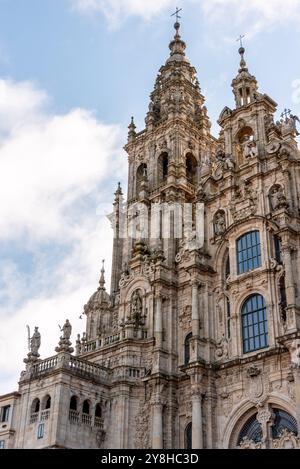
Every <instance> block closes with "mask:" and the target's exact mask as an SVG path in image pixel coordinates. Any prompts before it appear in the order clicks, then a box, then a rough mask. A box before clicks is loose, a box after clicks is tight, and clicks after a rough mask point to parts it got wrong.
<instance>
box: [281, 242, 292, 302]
mask: <svg viewBox="0 0 300 469" xmlns="http://www.w3.org/2000/svg"><path fill="white" fill-rule="evenodd" d="M282 252H283V259H284V266H285V289H286V300H287V306H288V307H289V306H294V305H295V283H294V276H293V267H292V258H291V247H290V246H286V245H285V246H282Z"/></svg>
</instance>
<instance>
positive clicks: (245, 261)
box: [236, 231, 261, 274]
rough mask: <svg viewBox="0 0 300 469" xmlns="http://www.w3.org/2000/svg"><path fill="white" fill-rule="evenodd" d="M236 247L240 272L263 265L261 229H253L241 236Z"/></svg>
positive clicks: (238, 270)
mask: <svg viewBox="0 0 300 469" xmlns="http://www.w3.org/2000/svg"><path fill="white" fill-rule="evenodd" d="M236 249H237V272H238V274H242V273H244V272H248V271H249V270H253V269H257V267H260V266H261V249H260V236H259V231H251V232H250V233H246V234H244V235H243V236H241V237H240V238H239V239H238V240H237V242H236Z"/></svg>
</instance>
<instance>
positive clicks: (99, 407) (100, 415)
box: [95, 402, 102, 419]
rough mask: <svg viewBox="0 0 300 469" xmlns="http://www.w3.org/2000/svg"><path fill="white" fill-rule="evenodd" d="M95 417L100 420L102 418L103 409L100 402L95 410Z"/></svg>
mask: <svg viewBox="0 0 300 469" xmlns="http://www.w3.org/2000/svg"><path fill="white" fill-rule="evenodd" d="M95 417H97V418H99V419H100V418H101V417H102V408H101V405H100V404H99V402H98V404H97V405H96V408H95Z"/></svg>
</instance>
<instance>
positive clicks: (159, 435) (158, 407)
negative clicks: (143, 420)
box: [151, 395, 163, 449]
mask: <svg viewBox="0 0 300 469" xmlns="http://www.w3.org/2000/svg"><path fill="white" fill-rule="evenodd" d="M151 404H152V449H162V448H163V402H162V400H161V398H160V396H158V395H155V396H154V397H153V400H152V402H151Z"/></svg>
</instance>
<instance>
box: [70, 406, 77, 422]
mask: <svg viewBox="0 0 300 469" xmlns="http://www.w3.org/2000/svg"><path fill="white" fill-rule="evenodd" d="M69 421H70V422H71V423H78V422H79V412H78V411H77V410H72V409H70V410H69Z"/></svg>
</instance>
